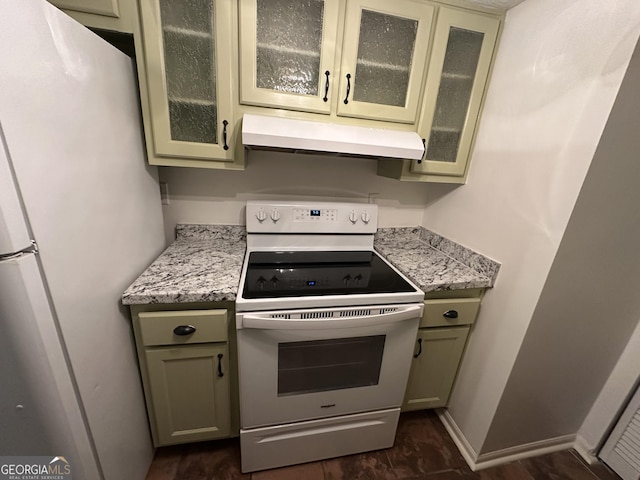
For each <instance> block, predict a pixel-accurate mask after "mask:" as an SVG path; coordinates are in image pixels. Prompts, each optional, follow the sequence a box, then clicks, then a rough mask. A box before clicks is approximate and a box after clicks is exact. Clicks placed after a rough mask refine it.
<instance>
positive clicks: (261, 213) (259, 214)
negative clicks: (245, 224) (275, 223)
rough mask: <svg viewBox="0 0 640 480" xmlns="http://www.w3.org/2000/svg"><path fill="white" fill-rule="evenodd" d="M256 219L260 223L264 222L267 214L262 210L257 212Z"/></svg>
mask: <svg viewBox="0 0 640 480" xmlns="http://www.w3.org/2000/svg"><path fill="white" fill-rule="evenodd" d="M256 218H257V219H258V221H259V222H260V223H262V222H264V220H265V219H266V218H267V212H265V211H264V209H262V208H261V209H260V210H258V211H257V212H256Z"/></svg>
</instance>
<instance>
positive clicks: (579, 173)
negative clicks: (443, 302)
mask: <svg viewBox="0 0 640 480" xmlns="http://www.w3.org/2000/svg"><path fill="white" fill-rule="evenodd" d="M639 23H640V4H639V3H638V2H636V1H635V0H621V1H618V2H616V3H615V4H612V3H611V2H601V1H600V0H580V1H578V0H527V1H526V2H524V3H523V4H521V5H519V6H518V7H516V8H514V9H512V10H510V11H509V12H508V14H507V18H506V23H505V29H504V32H503V35H502V39H501V44H500V48H499V50H498V55H497V59H496V64H495V68H494V72H493V77H492V80H491V84H490V87H489V92H488V96H487V101H486V105H485V108H484V113H483V119H482V124H481V127H480V130H479V134H478V138H477V141H476V146H475V150H474V154H473V160H472V165H471V172H470V175H469V180H468V184H467V185H466V186H465V187H464V188H460V189H456V190H454V191H452V192H451V193H449V194H448V195H446V196H444V197H442V198H440V199H437V200H435V201H433V202H432V203H431V204H430V205H427V207H426V209H425V216H424V220H423V225H425V226H426V227H428V228H430V229H432V230H435V231H437V232H439V233H441V234H442V235H444V236H446V237H448V238H450V239H452V240H454V241H457V242H459V243H462V244H464V245H466V246H468V247H470V248H472V249H474V250H477V251H479V252H482V253H483V254H485V255H488V256H489V257H491V258H495V259H496V260H498V261H500V262H501V263H502V268H501V270H500V275H499V277H498V283H497V285H496V287H495V288H494V289H493V290H491V291H489V292H488V294H487V295H486V297H485V299H484V301H483V305H482V309H481V311H480V316H479V318H478V321H477V323H476V325H475V327H474V332H473V335H472V337H471V341H470V343H469V345H468V348H467V353H466V355H465V359H464V362H463V364H462V366H461V370H460V373H459V376H458V380H457V384H456V388H455V390H454V392H453V396H452V399H451V402H450V408H449V413H450V415H451V416H452V418H453V420H454V421H455V423H456V424H457V426H458V428H459V429H460V430H461V431H462V433H463V435H464V436H465V437H466V440H467V441H468V442H469V444H470V445H471V447H472V448H473V449H474V450H475V452H476V453H481V451H482V447H483V444H484V441H485V438H486V436H487V432H488V430H489V427H490V425H491V422H492V420H493V416H494V413H495V411H496V408H497V406H498V402H499V401H500V397H501V395H502V392H503V389H504V387H505V385H506V382H507V379H508V377H509V374H510V372H511V370H512V367H513V364H514V361H515V359H516V355H517V353H518V351H519V349H520V345H521V343H522V340H523V338H524V336H525V333H526V331H527V328H528V326H529V322H530V320H531V318H532V315H533V312H534V309H535V307H536V304H537V302H538V298H539V296H540V293H541V291H542V288H543V285H544V282H545V280H546V278H547V275H548V273H549V270H550V267H551V264H552V262H553V260H554V256H555V255H556V252H557V250H558V247H559V244H560V241H561V239H562V236H563V233H564V230H565V227H566V225H567V222H568V220H569V217H570V215H571V211H572V209H573V206H574V203H575V201H576V198H577V196H578V192H579V190H580V187H581V185H582V182H583V180H584V178H585V175H586V172H587V169H588V168H589V165H590V162H591V159H592V158H593V154H594V152H595V149H596V145H597V144H598V141H599V139H600V136H601V133H602V131H603V128H604V125H605V122H606V120H607V116H608V114H609V112H610V110H611V106H612V104H613V101H614V98H615V95H616V93H617V91H618V88H619V86H620V83H621V80H622V77H623V75H624V73H625V70H626V67H627V64H628V62H629V58H630V56H631V52H632V51H633V48H634V46H635V42H636V40H637V37H638V30H639Z"/></svg>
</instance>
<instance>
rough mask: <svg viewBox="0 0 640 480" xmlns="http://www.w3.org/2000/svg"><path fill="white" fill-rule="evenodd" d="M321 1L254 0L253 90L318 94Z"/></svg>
mask: <svg viewBox="0 0 640 480" xmlns="http://www.w3.org/2000/svg"><path fill="white" fill-rule="evenodd" d="M323 17H324V2H323V1H322V0H257V27H256V28H257V31H256V41H257V45H256V55H257V58H256V69H257V72H256V87H258V88H265V89H269V90H276V91H281V92H288V93H297V94H301V95H312V96H316V95H318V83H319V78H320V51H321V43H322V27H323Z"/></svg>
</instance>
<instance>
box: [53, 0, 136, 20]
mask: <svg viewBox="0 0 640 480" xmlns="http://www.w3.org/2000/svg"><path fill="white" fill-rule="evenodd" d="M49 1H50V2H51V3H53V4H54V5H55V6H56V7H59V8H63V9H65V10H75V11H78V12H85V13H94V14H97V15H105V16H108V17H118V16H119V15H118V0H49ZM125 1H127V0H125Z"/></svg>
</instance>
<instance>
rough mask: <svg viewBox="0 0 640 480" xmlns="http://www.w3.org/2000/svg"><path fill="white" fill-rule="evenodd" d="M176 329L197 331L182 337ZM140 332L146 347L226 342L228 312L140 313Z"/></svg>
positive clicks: (221, 310)
mask: <svg viewBox="0 0 640 480" xmlns="http://www.w3.org/2000/svg"><path fill="white" fill-rule="evenodd" d="M177 327H193V328H194V330H193V332H192V333H188V330H189V329H183V330H187V331H186V332H185V333H186V334H185V335H179V334H176V333H175V332H174V330H175V329H176V328H177ZM140 332H141V336H142V343H143V344H144V345H146V346H152V345H181V344H190V343H207V342H226V341H227V310H226V309H218V310H188V311H184V310H182V311H175V312H140ZM178 333H179V332H178Z"/></svg>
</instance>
